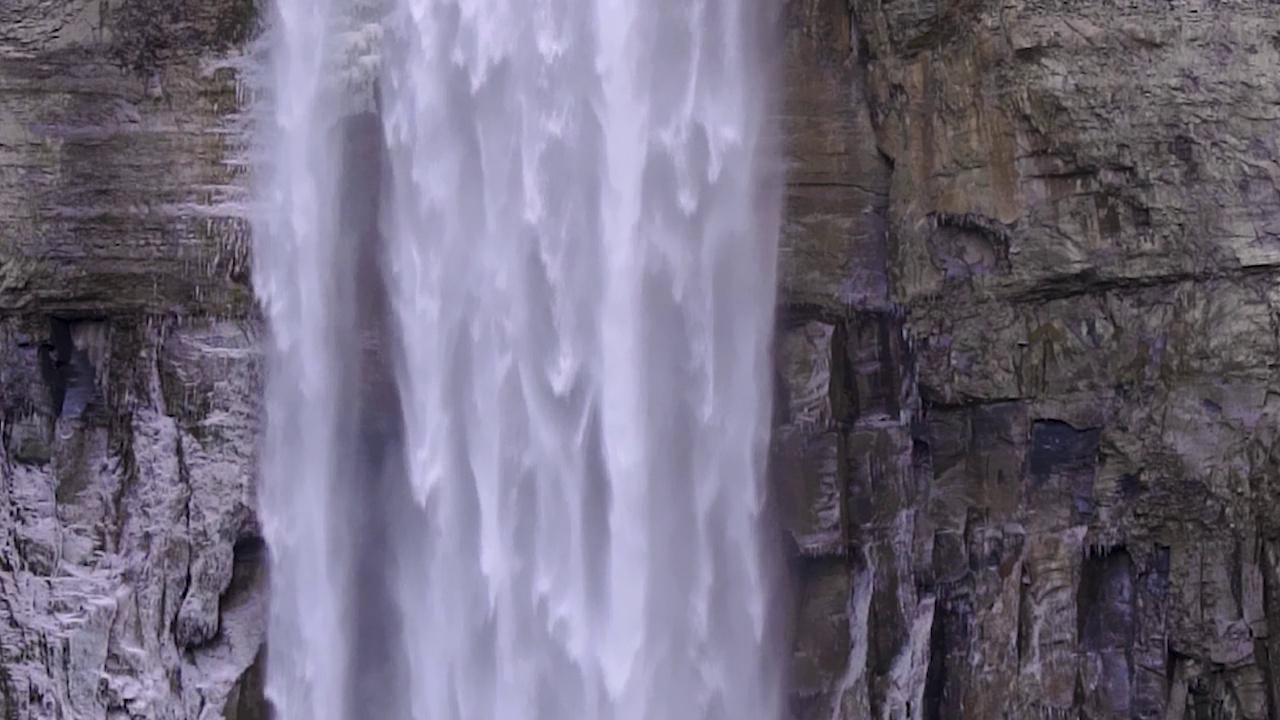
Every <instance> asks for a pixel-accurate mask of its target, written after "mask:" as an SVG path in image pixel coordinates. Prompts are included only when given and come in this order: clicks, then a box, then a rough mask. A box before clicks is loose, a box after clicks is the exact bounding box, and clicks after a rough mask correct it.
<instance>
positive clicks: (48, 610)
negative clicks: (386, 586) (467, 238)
mask: <svg viewBox="0 0 1280 720" xmlns="http://www.w3.org/2000/svg"><path fill="white" fill-rule="evenodd" d="M251 9H252V7H251V5H250V6H248V7H246V6H245V3H244V2H241V0H224V1H223V2H218V3H195V2H188V1H187V0H179V1H178V2H157V1H153V0H123V2H113V3H108V2H106V0H13V1H12V2H6V3H4V4H2V5H0V715H3V717H5V718H11V719H19V720H26V719H27V718H41V719H45V718H77V719H85V720H89V719H92V718H127V717H132V718H222V717H236V718H239V720H245V719H246V718H252V717H256V715H255V714H254V713H255V712H256V711H255V710H254V709H253V707H252V706H253V703H252V702H251V701H248V700H246V701H245V702H242V701H241V695H242V693H241V692H240V690H241V687H242V686H244V685H250V686H251V685H253V683H254V682H255V675H254V673H252V672H247V671H248V670H249V669H250V668H251V667H254V663H255V659H256V658H257V657H258V656H259V653H260V648H261V644H262V636H263V613H264V607H263V605H264V603H263V600H264V592H265V577H264V576H263V568H264V567H265V564H264V563H263V562H262V560H263V547H262V542H261V540H260V536H259V533H258V532H257V528H256V524H255V522H256V521H255V519H254V516H253V506H254V502H253V474H254V463H253V455H254V452H255V448H256V442H257V440H256V436H257V422H258V416H259V414H258V402H259V396H260V389H259V382H258V366H259V362H258V350H257V343H256V337H257V333H258V330H257V324H256V321H255V320H254V318H253V316H252V301H251V298H252V295H251V292H250V290H249V288H248V287H247V285H246V278H247V275H246V262H247V258H248V246H247V236H246V233H245V225H244V221H243V218H242V215H243V212H242V210H241V201H242V199H243V198H242V197H241V196H242V194H243V190H242V187H243V184H244V183H243V182H242V181H241V180H240V176H241V175H243V173H241V172H240V171H239V169H238V167H239V166H238V163H237V157H238V154H239V148H240V145H241V144H242V141H241V137H242V134H241V133H240V132H239V131H238V129H237V126H238V121H237V119H236V118H237V105H238V100H239V99H238V97H237V92H236V85H235V82H234V80H235V78H234V74H235V63H234V60H235V59H236V57H238V54H239V52H240V51H239V49H238V48H239V47H240V46H241V45H242V43H243V41H244V39H245V38H246V37H248V35H249V33H250V32H251V31H252V27H251V24H252V20H253V15H252V13H251V12H248V11H249V10H251ZM248 694H253V692H252V691H251V692H249V693H248ZM258 694H259V695H260V691H259V692H258Z"/></svg>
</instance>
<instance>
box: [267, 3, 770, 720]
mask: <svg viewBox="0 0 1280 720" xmlns="http://www.w3.org/2000/svg"><path fill="white" fill-rule="evenodd" d="M766 5H768V3H765V2H764V1H763V0H759V1H757V0H386V1H385V2H378V1H376V0H277V4H276V7H275V10H274V16H273V18H272V21H273V22H272V28H271V30H270V41H269V42H270V54H271V59H270V67H269V69H268V73H269V75H268V76H267V77H266V84H267V85H268V86H269V89H270V92H269V99H268V100H267V102H268V104H269V106H270V107H269V111H268V113H267V115H268V118H267V121H266V122H264V123H263V124H262V128H261V130H260V133H259V141H260V143H259V145H260V147H261V148H263V150H262V153H263V157H262V171H261V174H260V177H259V179H258V184H259V191H258V198H259V206H260V212H259V217H258V218H257V219H256V220H255V259H254V273H255V276H254V282H255V288H256V290H257V292H258V294H259V297H260V300H261V303H262V306H263V309H264V313H265V315H266V318H267V321H268V325H269V330H270V332H269V337H270V342H269V347H268V358H269V364H268V381H267V391H266V409H267V424H266V427H267V430H266V438H265V441H264V447H263V460H262V489H261V511H262V516H263V526H264V531H265V533H266V536H267V541H268V543H269V546H270V548H271V555H272V564H271V582H272V601H271V614H270V630H269V639H268V681H267V685H268V695H269V699H270V701H271V702H272V704H273V705H274V707H275V712H276V717H278V718H281V720H326V719H329V718H335V719H336V718H343V719H352V720H354V719H355V718H371V719H374V720H382V719H384V718H385V719H388V720H391V719H395V718H414V719H415V720H685V719H688V720H694V719H695V718H696V719H698V720H747V719H750V720H777V718H780V717H781V716H782V706H781V697H782V691H783V688H782V683H781V668H782V667H783V666H784V665H785V654H786V653H785V649H784V648H782V647H781V646H779V644H778V643H777V642H776V638H777V637H778V632H777V627H776V626H777V621H776V618H774V617H773V616H772V607H773V598H774V595H775V594H776V589H777V585H778V581H777V579H776V578H774V577H773V575H772V574H771V563H770V557H771V551H772V549H773V541H772V539H771V537H770V536H769V535H768V533H767V532H766V528H767V523H766V518H765V515H766V513H765V497H766V492H765V466H766V457H767V445H768V438H769V430H770V404H771V398H772V380H771V362H770V347H769V345H770V340H771V336H772V330H773V318H774V303H775V299H776V298H775V289H774V288H775V285H776V279H775V264H776V254H777V232H778V226H779V204H780V185H779V183H778V182H777V178H776V175H777V172H776V170H777V165H778V159H777V157H776V151H775V149H774V148H773V146H772V144H773V139H774V136H775V135H776V128H775V127H774V120H773V112H772V109H771V106H770V104H769V98H770V85H771V78H772V73H771V70H770V67H771V64H772V60H771V59H770V58H771V48H772V46H771V45H770V43H769V40H770V38H771V35H770V30H771V27H770V21H769V19H768V17H767V14H768V12H770V11H769V10H768V9H767V8H766Z"/></svg>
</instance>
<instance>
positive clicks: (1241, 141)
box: [777, 0, 1280, 720]
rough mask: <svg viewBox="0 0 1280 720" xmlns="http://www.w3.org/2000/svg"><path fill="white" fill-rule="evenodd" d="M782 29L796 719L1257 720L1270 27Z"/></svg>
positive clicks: (1102, 17) (1271, 559)
mask: <svg viewBox="0 0 1280 720" xmlns="http://www.w3.org/2000/svg"><path fill="white" fill-rule="evenodd" d="M791 11H792V12H791V18H792V23H791V28H790V34H789V37H790V38H791V45H790V47H791V57H790V63H789V65H790V76H789V83H788V84H789V88H790V95H789V96H788V104H787V115H788V122H789V123H790V125H789V127H790V138H791V140H792V153H793V155H794V161H795V169H794V171H793V173H792V176H791V178H792V182H791V186H790V187H791V190H790V192H791V202H790V207H791V213H790V221H789V222H790V224H789V226H788V228H787V229H788V237H789V238H790V242H791V248H790V250H791V254H790V265H789V267H788V270H787V278H788V280H787V283H786V286H785V288H784V290H785V292H786V293H787V295H788V296H789V299H788V300H787V302H786V307H785V308H784V310H785V311H786V312H785V316H784V321H783V325H782V332H781V336H780V339H779V351H780V356H781V358H782V362H781V365H780V368H781V378H780V380H781V381H780V383H779V384H780V388H781V390H780V395H781V396H782V397H784V398H785V401H784V403H783V408H784V410H783V412H782V414H783V415H784V417H781V418H780V421H781V422H782V426H781V430H780V432H779V433H778V438H777V445H778V453H777V456H778V458H779V460H778V462H777V467H778V479H779V483H780V486H781V487H783V488H785V490H786V491H787V492H788V493H789V494H790V503H789V505H788V507H789V522H790V524H791V525H790V527H791V530H792V533H793V537H795V539H796V543H797V553H796V554H797V557H798V559H797V561H796V563H795V567H796V577H797V579H798V580H797V585H798V587H799V588H800V592H799V598H800V602H799V612H798V618H799V620H798V623H799V624H798V636H797V648H796V658H797V670H798V672H797V676H796V682H797V691H798V693H799V695H800V698H799V699H798V702H797V710H798V713H799V714H801V715H803V716H804V717H813V718H817V717H823V718H826V717H848V718H854V717H911V718H917V717H919V718H966V719H973V720H979V719H981V720H987V719H990V718H1077V717H1079V718H1205V719H1207V718H1269V717H1276V716H1277V713H1278V712H1280V672H1278V671H1277V668H1276V661H1275V660H1273V659H1272V658H1273V656H1274V655H1275V654H1276V653H1277V652H1280V648H1278V647H1277V641H1278V640H1280V636H1277V635H1273V634H1272V633H1271V632H1270V630H1269V627H1270V625H1272V624H1275V623H1277V622H1280V615H1278V613H1280V606H1278V605H1277V598H1280V586H1278V584H1277V583H1278V582H1280V573H1278V569H1280V564H1278V563H1280V553H1278V552H1277V550H1278V549H1280V548H1278V546H1277V523H1276V518H1277V515H1276V513H1275V510H1274V508H1275V507H1276V501H1277V477H1278V475H1277V470H1278V467H1277V459H1278V456H1277V452H1276V450H1277V445H1276V440H1277V433H1276V430H1277V416H1276V413H1277V408H1278V407H1280V405H1278V404H1277V397H1278V396H1277V395H1276V391H1275V388H1276V380H1277V377H1276V371H1275V367H1276V357H1277V350H1278V348H1277V343H1278V342H1280V336H1278V335H1277V327H1278V326H1277V321H1278V320H1280V315H1278V310H1280V305H1278V302H1280V295H1278V294H1277V287H1278V286H1277V263H1278V261H1280V245H1278V244H1277V225H1276V217H1277V215H1276V213H1277V210H1278V209H1280V190H1278V189H1277V185H1276V179H1277V172H1278V171H1280V166H1278V165H1277V160H1278V159H1280V156H1278V154H1277V145H1276V140H1277V133H1276V120H1277V101H1278V100H1280V89H1278V87H1277V84H1276V83H1275V81H1274V79H1275V77H1276V75H1277V71H1278V70H1280V34H1277V33H1278V31H1280V12H1278V11H1277V9H1276V8H1275V7H1274V6H1273V5H1270V4H1268V3H1261V2H1218V1H1216V0H1203V1H1200V0H1191V1H1186V2H1173V3H1168V2H1164V3H1157V2H1145V1H1142V0H1139V1H1137V2H1131V3H1123V4H1119V5H1117V4H1115V3H1100V2H1090V1H1084V2H1069V3H1068V2H1058V1H1057V0H1004V1H996V0H993V1H990V2H984V1H983V0H962V1H960V2H943V1H941V0H894V1H893V2H889V1H888V0H854V2H853V3H852V5H851V7H850V8H848V9H847V10H846V8H845V7H843V6H842V3H833V2H823V1H821V0H812V1H811V2H800V3H793V4H792V6H791ZM806 698H807V701H806ZM833 708H834V710H835V712H834V713H833Z"/></svg>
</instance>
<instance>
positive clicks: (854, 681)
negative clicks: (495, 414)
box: [0, 0, 1280, 720]
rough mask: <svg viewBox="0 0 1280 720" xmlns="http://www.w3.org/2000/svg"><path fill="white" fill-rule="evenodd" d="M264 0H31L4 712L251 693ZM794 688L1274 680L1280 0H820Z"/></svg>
mask: <svg viewBox="0 0 1280 720" xmlns="http://www.w3.org/2000/svg"><path fill="white" fill-rule="evenodd" d="M255 17H256V14H255V7H254V3H253V0H216V1H215V2H206V3H198V2H195V1H194V0H173V1H171V2H158V0H120V1H119V2H113V3H107V2H105V1H104V0H14V1H11V2H7V3H4V4H3V6H0V440H2V442H0V701H2V702H0V714H3V716H4V717H5V718H17V719H20V720H26V719H27V718H42V719H43V718H126V717H141V718H220V717H226V718H234V719H235V720H256V719H257V718H261V717H265V713H264V711H263V709H262V705H263V703H262V687H261V664H262V657H263V649H262V638H263V616H264V611H265V589H266V583H265V574H264V573H265V567H266V563H265V561H264V555H265V549H264V548H263V546H262V542H261V540H260V536H259V534H258V532H257V525H256V520H255V518H254V515H253V507H254V489H253V480H254V466H255V463H254V454H255V452H256V448H257V440H256V438H257V430H258V423H259V421H260V413H259V406H258V403H259V399H260V396H261V378H260V373H261V364H260V359H259V355H258V352H259V351H258V343H257V339H258V337H259V333H260V328H259V324H258V321H257V320H256V318H255V316H254V310H253V302H252V292H251V290H250V288H249V287H248V268H247V264H248V244H247V231H246V225H245V221H244V218H243V215H244V213H243V206H242V203H243V200H244V197H243V194H244V187H245V183H244V179H243V173H242V167H243V163H242V161H241V157H240V155H241V152H242V149H243V148H242V146H243V143H244V134H243V128H242V127H241V125H240V120H239V117H240V110H241V106H242V105H243V100H244V99H243V98H242V97H241V96H240V93H238V92H237V83H236V75H237V72H238V67H239V63H240V61H241V60H242V53H243V52H244V50H243V48H244V43H245V42H246V40H247V39H248V38H249V37H251V35H252V34H253V32H254V29H255ZM786 19H787V22H788V27H787V61H788V62H787V69H786V97H785V102H784V105H783V112H784V116H785V123H786V131H787V137H788V140H789V152H790V155H791V160H792V163H791V171H790V181H789V184H788V199H789V205H788V206H789V211H788V216H787V224H786V227H785V228H784V232H785V236H786V246H785V247H784V249H783V257H782V278H783V287H782V288H781V291H782V307H781V309H780V316H779V334H778V343H777V350H778V360H779V362H778V398H779V400H778V413H777V414H778V429H777V432H776V433H775V443H774V444H775V453H774V473H775V477H776V479H777V488H778V496H779V499H780V501H781V507H782V509H783V520H784V524H785V527H786V528H787V530H788V531H789V532H788V534H789V536H790V538H791V546H792V550H793V553H792V554H793V562H792V568H793V570H794V572H793V574H792V576H793V579H794V583H793V590H794V593H793V603H792V605H793V607H794V626H793V633H794V638H795V651H794V662H793V673H792V677H791V683H792V686H793V690H794V693H793V697H794V703H793V713H794V715H795V717H796V718H798V719H800V720H808V719H809V718H815V719H816V718H821V719H822V720H827V719H828V718H830V719H832V720H854V719H860V718H919V719H921V720H942V719H944V718H958V719H964V720H988V719H994V718H1068V717H1072V718H1075V717H1081V718H1090V719H1104V718H1116V719H1118V718H1166V719H1173V718H1184V719H1186V720H1192V719H1196V718H1205V719H1207V718H1231V719H1235V720H1245V719H1248V720H1253V719H1255V718H1256V719H1261V718H1269V717H1275V716H1276V715H1277V713H1280V672H1277V670H1276V668H1275V662H1273V660H1272V657H1273V656H1274V655H1276V654H1278V653H1280V629H1278V631H1277V633H1276V634H1273V633H1272V632H1271V631H1270V627H1271V626H1272V625H1276V624H1277V623H1280V600H1277V598H1280V544H1278V543H1280V522H1278V521H1277V519H1276V518H1277V517H1280V516H1276V515H1275V514H1274V513H1272V512H1271V508H1272V507H1273V505H1272V504H1273V503H1277V501H1280V452H1278V449H1277V427H1278V425H1277V412H1278V409H1280V404H1278V401H1277V397H1280V393H1277V387H1278V386H1277V382H1276V379H1275V375H1276V371H1275V369H1274V366H1275V364H1276V361H1275V358H1276V357H1277V354H1278V352H1280V347H1278V346H1280V330H1277V328H1278V327H1280V292H1278V291H1277V288H1278V287H1280V285H1278V284H1277V282H1276V281H1277V274H1278V269H1280V225H1278V224H1277V222H1276V220H1275V218H1276V217H1277V211H1278V210H1280V189H1278V187H1280V186H1278V185H1277V175H1278V173H1280V149H1278V148H1277V140H1276V135H1277V134H1276V132H1274V127H1275V124H1276V122H1277V119H1278V117H1277V112H1278V111H1277V108H1280V97H1277V96H1278V95H1280V85H1278V84H1277V83H1275V82H1273V81H1274V79H1275V76H1276V74H1277V68H1278V67H1280V9H1277V8H1276V7H1274V6H1272V5H1271V4H1268V3H1263V2H1246V1H1243V0H1239V1H1234V2H1225V1H1218V2H1210V1H1209V0H1182V1H1180V2H1175V3H1163V4H1161V3H1155V2H1150V0H1138V1H1136V2H1132V3H1128V4H1126V5H1124V6H1123V7H1121V6H1119V5H1116V4H1114V3H1111V4H1108V3H1100V2H1095V1H1094V0H1078V1H1077V2H1071V3H1067V2H1049V1H1048V0H1000V1H999V2H997V1H996V0H958V1H948V2H942V1H941V0H895V1H894V2H888V1H887V0H788V2H787V3H786Z"/></svg>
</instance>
